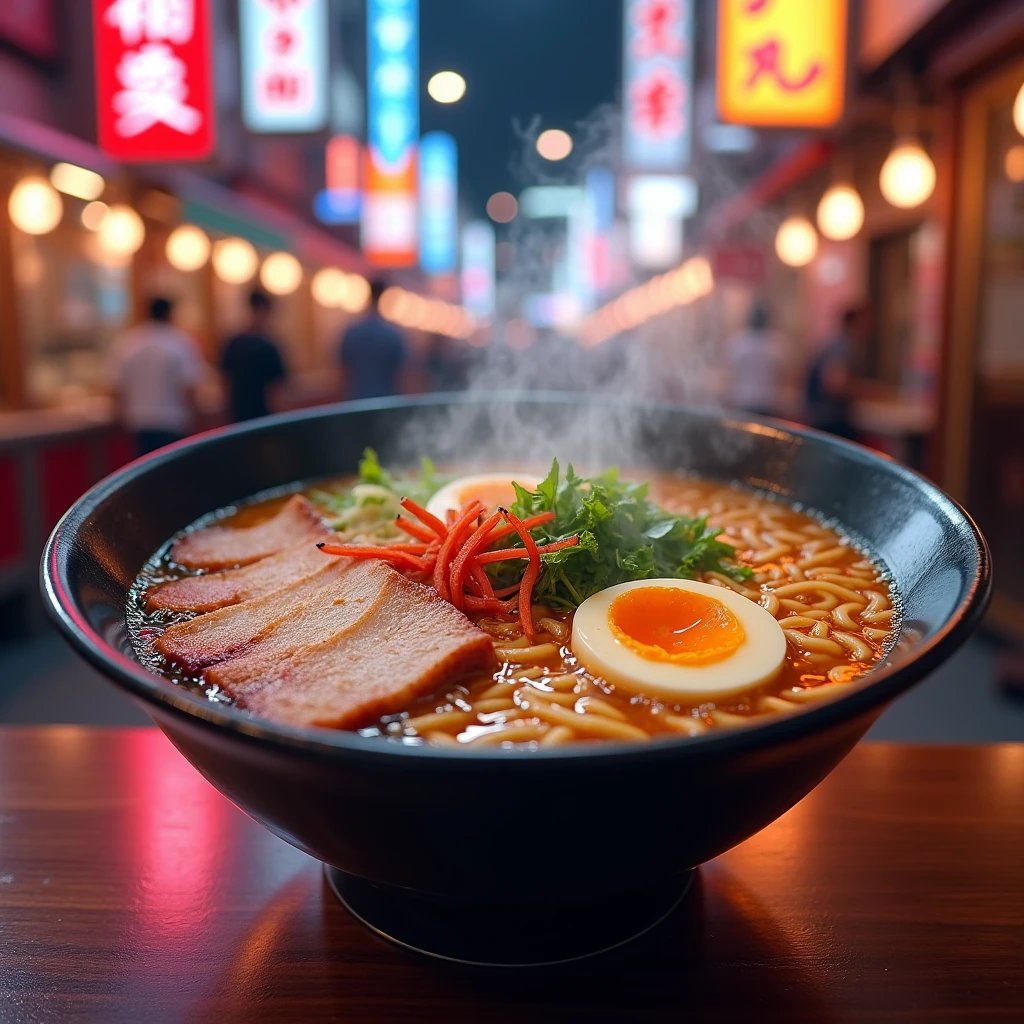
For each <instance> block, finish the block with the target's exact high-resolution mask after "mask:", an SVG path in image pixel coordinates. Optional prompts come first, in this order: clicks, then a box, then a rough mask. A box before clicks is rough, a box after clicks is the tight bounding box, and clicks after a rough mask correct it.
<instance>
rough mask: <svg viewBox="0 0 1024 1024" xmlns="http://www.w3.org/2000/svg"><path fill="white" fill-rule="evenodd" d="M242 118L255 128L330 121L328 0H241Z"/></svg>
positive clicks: (316, 126) (310, 127) (310, 128)
mask: <svg viewBox="0 0 1024 1024" xmlns="http://www.w3.org/2000/svg"><path fill="white" fill-rule="evenodd" d="M238 20H239V30H240V41H241V47H242V54H241V56H242V62H241V63H242V120H243V121H244V122H245V126H246V127H247V128H248V129H249V131H252V132H318V131H320V130H321V129H322V128H324V127H325V126H326V125H327V92H328V82H327V72H328V66H327V65H328V57H329V54H328V45H329V38H330V36H329V32H328V18H327V0H239V4H238Z"/></svg>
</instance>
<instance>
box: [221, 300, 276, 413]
mask: <svg viewBox="0 0 1024 1024" xmlns="http://www.w3.org/2000/svg"><path fill="white" fill-rule="evenodd" d="M273 311H274V307H273V303H272V302H271V300H270V296H269V295H267V294H266V293H265V292H261V291H254V292H253V293H252V294H251V295H250V296H249V325H248V327H246V329H245V330H244V331H242V332H241V333H240V334H236V335H235V336H234V337H233V338H230V339H228V342H227V344H226V345H225V346H224V350H223V352H221V357H220V369H221V372H222V373H223V374H224V376H225V378H226V379H227V385H228V396H229V407H230V409H231V418H232V419H233V420H234V422H236V423H241V422H243V421H244V420H254V419H256V418H257V417H259V416H267V415H268V414H269V413H270V404H269V397H270V396H271V392H272V389H276V388H277V387H278V386H279V385H281V384H282V383H283V382H284V380H285V378H286V374H285V369H284V362H283V361H282V359H281V353H280V351H279V350H278V348H277V346H276V345H275V344H274V342H273V341H272V340H271V338H270V335H269V327H270V317H271V314H272V313H273Z"/></svg>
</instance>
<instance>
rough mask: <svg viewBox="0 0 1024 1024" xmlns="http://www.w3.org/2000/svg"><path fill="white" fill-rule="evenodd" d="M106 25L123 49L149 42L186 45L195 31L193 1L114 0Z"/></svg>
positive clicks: (108, 12) (108, 10)
mask: <svg viewBox="0 0 1024 1024" xmlns="http://www.w3.org/2000/svg"><path fill="white" fill-rule="evenodd" d="M105 20H106V22H107V24H108V25H113V26H114V28H116V29H117V30H118V31H119V32H120V33H121V42H122V43H124V45H125V46H137V45H138V44H139V43H141V42H142V41H143V40H149V41H150V42H169V43H177V44H178V45H181V44H182V43H187V42H188V41H189V40H190V39H191V38H192V32H193V30H194V28H195V0H114V3H112V4H111V5H110V6H109V7H108V8H107V13H106V19H105Z"/></svg>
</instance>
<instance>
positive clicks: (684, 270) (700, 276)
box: [679, 256, 715, 299]
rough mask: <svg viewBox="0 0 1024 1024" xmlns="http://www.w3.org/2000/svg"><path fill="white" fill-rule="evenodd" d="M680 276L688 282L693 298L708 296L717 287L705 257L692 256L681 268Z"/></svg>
mask: <svg viewBox="0 0 1024 1024" xmlns="http://www.w3.org/2000/svg"><path fill="white" fill-rule="evenodd" d="M679 274H680V276H681V277H682V279H683V281H685V282H686V284H687V286H688V288H689V292H690V294H691V296H692V297H693V298H697V299H699V298H701V297H703V296H704V295H707V294H708V293H709V292H710V291H711V289H712V288H714V286H715V278H714V275H713V274H712V273H711V264H710V263H708V261H707V260H706V259H705V258H704V257H703V256H691V257H690V258H689V259H688V260H687V261H686V262H685V263H684V264H683V265H682V266H681V267H680V268H679Z"/></svg>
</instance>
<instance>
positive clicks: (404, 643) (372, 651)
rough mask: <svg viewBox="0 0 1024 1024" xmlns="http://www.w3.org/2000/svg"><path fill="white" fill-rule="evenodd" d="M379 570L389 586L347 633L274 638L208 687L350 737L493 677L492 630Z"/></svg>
mask: <svg viewBox="0 0 1024 1024" xmlns="http://www.w3.org/2000/svg"><path fill="white" fill-rule="evenodd" d="M371 564H373V565H375V566H379V570H378V572H379V573H380V579H381V581H382V583H383V585H382V587H381V589H380V593H379V594H378V596H377V598H376V600H375V601H373V603H372V604H371V605H369V606H368V607H366V608H364V609H363V611H362V613H361V614H360V615H359V616H358V617H357V618H356V619H354V620H353V621H352V622H351V623H350V624H349V625H348V626H346V627H345V628H343V629H340V630H336V631H332V632H330V633H329V635H325V636H323V637H322V638H321V639H320V640H318V641H314V642H309V641H307V642H305V643H296V644H295V645H294V646H291V647H286V646H282V644H281V643H280V639H281V637H282V636H283V635H284V634H283V633H282V632H279V631H276V630H275V634H276V639H275V636H274V635H273V634H272V635H269V636H268V637H267V638H266V639H264V640H262V641H259V642H256V643H254V644H253V645H252V647H251V648H250V649H249V650H248V652H247V653H245V654H244V655H242V656H240V657H235V658H232V659H230V660H228V661H224V662H222V663H220V664H218V665H215V666H214V667H212V668H209V669H207V670H206V672H205V673H204V678H205V679H206V681H207V682H209V683H213V684H216V685H217V686H219V687H220V688H221V689H222V690H223V691H225V692H226V693H228V694H229V695H230V696H231V697H233V698H234V700H235V702H236V703H237V704H238V706H239V707H243V708H247V709H248V710H249V711H251V712H252V713H253V714H256V715H260V716H262V717H264V718H269V719H272V720H274V721H276V722H283V723H286V724H288V725H296V726H311V725H318V726H328V727H332V728H339V729H346V728H358V727H359V726H361V725H365V724H367V723H369V722H372V721H374V720H375V719H377V718H379V717H380V716H381V715H385V714H390V713H392V712H395V711H400V710H401V709H402V708H403V707H406V706H407V705H408V704H409V703H410V702H411V701H412V700H413V699H415V698H416V697H418V696H420V695H421V694H424V693H428V692H429V691H431V690H433V689H436V688H437V687H438V686H439V685H441V684H442V683H443V682H446V681H448V680H450V679H455V678H457V677H459V676H463V675H466V674H468V673H471V672H479V671H493V669H494V666H495V656H494V645H493V643H492V640H491V638H490V637H489V636H488V635H487V634H486V633H485V632H483V630H481V629H478V628H477V627H476V626H474V625H473V623H471V622H470V621H469V619H467V618H466V617H465V615H463V614H462V612H460V611H458V610H457V609H456V608H454V607H453V606H452V605H450V604H449V603H448V602H447V601H444V600H442V599H441V598H439V597H438V596H437V594H436V593H435V592H434V590H432V589H431V588H430V587H426V586H424V585H423V584H420V583H413V582H412V581H410V580H407V579H406V578H405V577H404V576H402V575H400V574H399V573H397V572H395V570H394V569H392V568H391V567H390V566H386V565H384V564H383V563H380V562H373V563H371ZM345 599H346V601H347V600H348V599H349V597H348V587H347V583H346V586H345ZM239 607H241V606H239Z"/></svg>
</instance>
